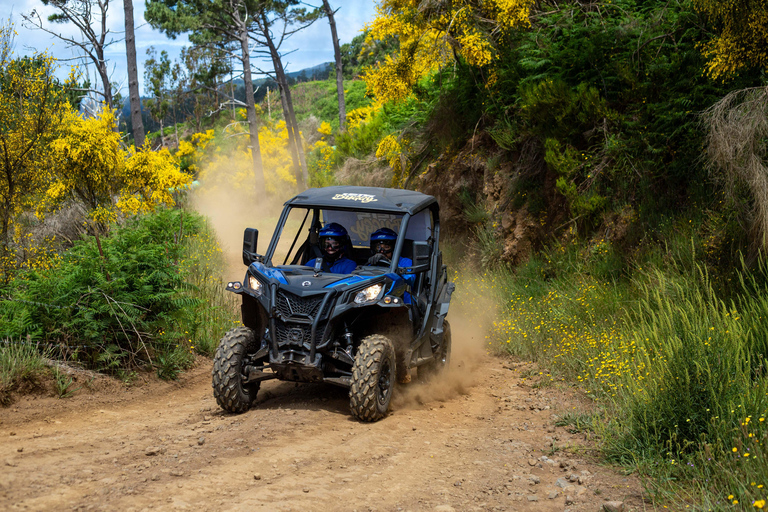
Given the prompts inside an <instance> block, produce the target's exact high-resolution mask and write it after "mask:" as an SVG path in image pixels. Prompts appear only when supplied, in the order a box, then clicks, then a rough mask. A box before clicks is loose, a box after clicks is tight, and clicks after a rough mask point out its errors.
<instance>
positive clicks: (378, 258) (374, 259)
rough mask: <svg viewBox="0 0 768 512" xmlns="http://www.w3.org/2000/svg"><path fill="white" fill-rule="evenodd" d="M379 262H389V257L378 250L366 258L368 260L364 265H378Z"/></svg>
mask: <svg viewBox="0 0 768 512" xmlns="http://www.w3.org/2000/svg"><path fill="white" fill-rule="evenodd" d="M379 263H386V264H389V263H391V262H390V261H389V258H387V257H386V256H384V255H383V254H381V253H380V252H377V253H376V254H374V255H373V256H371V257H370V258H368V262H367V263H366V265H369V266H370V265H378V264H379Z"/></svg>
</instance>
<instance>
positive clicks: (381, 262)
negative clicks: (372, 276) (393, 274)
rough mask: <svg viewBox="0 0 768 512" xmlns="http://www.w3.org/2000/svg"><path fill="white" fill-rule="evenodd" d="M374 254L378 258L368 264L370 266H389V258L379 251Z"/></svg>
mask: <svg viewBox="0 0 768 512" xmlns="http://www.w3.org/2000/svg"><path fill="white" fill-rule="evenodd" d="M375 256H378V259H377V260H376V261H375V262H374V263H371V264H369V265H370V266H374V267H377V266H381V267H388V266H390V265H391V264H392V261H391V260H390V259H389V258H387V257H386V256H384V255H383V254H381V253H379V254H377V255H375ZM373 257H374V256H372V258H373Z"/></svg>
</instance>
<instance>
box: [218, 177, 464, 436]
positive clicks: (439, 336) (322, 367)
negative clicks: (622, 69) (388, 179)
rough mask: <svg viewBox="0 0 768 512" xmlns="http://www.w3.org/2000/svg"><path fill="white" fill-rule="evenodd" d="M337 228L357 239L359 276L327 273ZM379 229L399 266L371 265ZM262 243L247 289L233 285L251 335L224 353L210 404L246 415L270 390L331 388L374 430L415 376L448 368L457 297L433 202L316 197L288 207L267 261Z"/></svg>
mask: <svg viewBox="0 0 768 512" xmlns="http://www.w3.org/2000/svg"><path fill="white" fill-rule="evenodd" d="M331 223H335V225H341V226H343V227H344V228H345V229H346V231H347V233H348V239H347V241H348V246H347V247H346V253H347V254H346V256H347V258H349V259H352V260H353V261H354V262H355V264H356V265H357V266H356V268H354V270H352V271H351V273H348V274H335V273H331V272H329V271H327V270H323V269H324V268H325V269H327V268H328V265H325V266H324V265H323V262H322V258H323V256H324V252H323V251H322V250H321V247H320V243H319V239H320V232H321V230H323V229H324V226H328V225H329V224H331ZM381 228H389V229H390V230H392V231H394V232H395V233H397V239H396V240H395V241H393V244H394V249H393V253H392V256H391V259H387V258H383V259H380V260H379V261H377V262H376V263H375V264H372V265H371V264H368V263H369V257H370V256H371V244H370V243H369V236H370V235H371V233H374V232H375V231H376V230H380V229H381ZM284 234H285V235H287V236H284ZM257 239H258V231H257V230H256V229H253V228H247V229H246V230H245V235H244V239H243V263H244V264H245V265H247V266H248V270H247V272H246V275H245V280H244V281H243V282H242V283H240V282H232V283H228V284H227V289H228V290H229V291H232V292H234V293H237V294H239V295H240V296H241V297H242V301H243V302H242V306H241V308H242V323H243V327H236V328H234V329H232V330H230V331H229V332H228V333H227V334H226V335H225V336H224V338H223V339H222V340H221V343H220V344H219V347H218V349H217V351H216V356H215V360H214V365H213V394H214V396H215V397H216V401H217V402H218V404H219V405H220V406H221V407H222V408H223V409H224V410H226V411H229V412H234V413H239V412H244V411H246V410H248V408H249V407H250V406H251V404H252V403H253V401H254V400H255V399H256V394H257V392H258V390H259V386H260V384H261V381H263V380H267V379H280V380H285V381H295V382H327V383H330V384H335V385H338V386H343V387H345V388H348V389H349V402H350V409H351V410H352V414H353V416H355V417H356V418H358V419H360V420H363V421H376V420H378V419H381V418H382V417H384V416H385V415H386V414H387V410H388V409H389V403H390V400H391V398H392V392H393V389H394V386H395V383H396V381H398V380H399V381H400V382H407V381H408V380H409V379H410V372H411V369H412V368H416V369H417V370H416V371H417V373H418V375H419V377H424V376H425V375H426V376H429V375H430V374H434V373H436V372H438V371H440V370H442V369H443V368H445V367H447V366H448V363H449V358H450V353H451V333H450V327H449V325H448V322H447V321H446V320H445V316H446V314H447V313H448V306H449V304H450V300H451V294H452V293H453V290H454V285H453V283H449V282H448V279H447V272H446V267H445V265H443V258H442V253H441V251H440V220H439V207H438V204H437V201H436V200H435V198H434V197H432V196H428V195H425V194H421V193H419V192H413V191H410V190H397V189H386V188H372V187H327V188H320V189H309V190H307V191H306V192H304V193H302V194H300V195H297V196H295V197H294V198H292V199H291V200H289V201H288V202H286V203H285V207H284V209H283V212H282V214H281V216H280V219H279V220H278V223H277V227H276V228H275V232H274V235H273V237H272V240H271V242H270V243H269V247H268V248H267V250H266V253H265V254H264V255H261V254H257V252H256V243H257ZM401 257H402V259H401ZM409 260H410V261H409ZM308 262H313V265H312V266H307V263H308ZM403 262H406V263H407V264H408V265H409V266H407V267H403V266H402V265H403ZM398 263H399V264H400V265H401V266H398Z"/></svg>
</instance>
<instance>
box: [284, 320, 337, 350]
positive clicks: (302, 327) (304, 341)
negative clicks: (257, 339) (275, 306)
mask: <svg viewBox="0 0 768 512" xmlns="http://www.w3.org/2000/svg"><path fill="white" fill-rule="evenodd" d="M325 325H326V322H320V323H319V324H318V326H317V332H316V333H315V343H316V344H318V345H319V344H320V342H321V341H322V339H323V331H324V330H325ZM275 334H276V335H277V343H278V344H279V345H281V346H282V345H293V346H307V347H308V346H309V344H310V338H311V337H312V326H311V325H306V324H297V323H293V322H283V321H280V320H278V321H277V322H275Z"/></svg>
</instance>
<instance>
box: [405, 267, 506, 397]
mask: <svg viewBox="0 0 768 512" xmlns="http://www.w3.org/2000/svg"><path fill="white" fill-rule="evenodd" d="M458 281H459V282H458V283H457V288H458V287H459V286H462V285H467V284H468V281H470V282H471V279H466V278H461V279H459V280H458ZM497 304H498V302H497V301H496V300H495V299H494V298H493V297H488V296H482V295H470V294H468V293H466V291H464V290H460V289H457V290H456V292H455V293H454V298H453V300H452V301H451V307H450V310H449V312H448V316H447V320H448V322H449V323H450V325H451V345H452V347H451V359H450V365H449V367H448V369H447V370H446V371H444V372H442V373H440V374H439V375H437V376H436V377H434V378H432V379H430V380H429V381H426V382H422V381H419V380H418V379H413V380H412V383H411V384H408V385H406V386H399V387H398V388H397V389H396V391H395V395H394V397H393V399H392V410H397V409H411V408H419V407H422V406H424V405H425V404H427V403H429V402H433V401H436V402H443V401H447V400H450V399H452V398H455V397H456V396H460V395H466V394H469V388H471V387H472V386H474V385H476V384H477V383H478V382H480V381H481V380H482V373H481V372H482V371H483V369H484V366H485V364H486V363H485V361H486V357H487V353H488V350H487V347H488V341H487V340H486V334H487V333H488V332H489V330H490V329H491V327H492V325H493V322H494V320H496V318H497Z"/></svg>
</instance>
